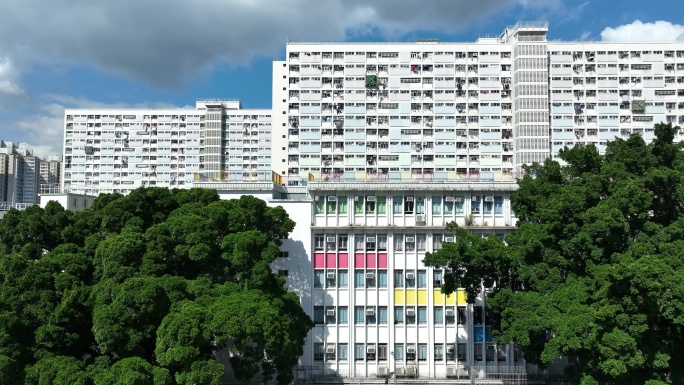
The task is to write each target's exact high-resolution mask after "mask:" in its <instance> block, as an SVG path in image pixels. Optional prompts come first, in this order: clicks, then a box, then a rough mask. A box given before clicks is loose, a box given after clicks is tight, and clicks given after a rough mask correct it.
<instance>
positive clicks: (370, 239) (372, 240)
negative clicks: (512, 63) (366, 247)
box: [366, 237, 375, 242]
mask: <svg viewBox="0 0 684 385" xmlns="http://www.w3.org/2000/svg"><path fill="white" fill-rule="evenodd" d="M366 242H375V237H368V238H366Z"/></svg>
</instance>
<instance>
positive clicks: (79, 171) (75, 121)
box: [62, 99, 271, 195]
mask: <svg viewBox="0 0 684 385" xmlns="http://www.w3.org/2000/svg"><path fill="white" fill-rule="evenodd" d="M270 152H271V112H270V110H249V109H242V106H241V103H240V102H239V101H237V100H219V99H200V100H197V103H196V108H195V109H165V110H157V109H115V110H102V109H92V110H84V109H67V110H66V111H65V136H64V167H63V175H62V179H63V187H64V188H66V189H71V190H78V191H80V192H83V193H87V194H95V195H97V194H100V193H123V194H126V193H128V192H130V191H131V190H133V189H136V188H138V187H141V186H161V187H169V188H188V187H189V185H190V183H191V182H192V181H194V180H195V179H197V180H215V179H229V180H245V179H250V178H260V177H261V178H263V177H266V178H269V179H270V177H271V172H270V170H271V157H270Z"/></svg>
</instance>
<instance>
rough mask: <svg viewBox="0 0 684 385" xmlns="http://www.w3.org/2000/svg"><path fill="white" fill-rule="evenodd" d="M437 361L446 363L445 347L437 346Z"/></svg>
mask: <svg viewBox="0 0 684 385" xmlns="http://www.w3.org/2000/svg"><path fill="white" fill-rule="evenodd" d="M435 361H444V345H442V344H435Z"/></svg>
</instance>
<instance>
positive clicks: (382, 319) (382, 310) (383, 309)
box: [378, 306, 387, 325]
mask: <svg viewBox="0 0 684 385" xmlns="http://www.w3.org/2000/svg"><path fill="white" fill-rule="evenodd" d="M378 325H387V306H378Z"/></svg>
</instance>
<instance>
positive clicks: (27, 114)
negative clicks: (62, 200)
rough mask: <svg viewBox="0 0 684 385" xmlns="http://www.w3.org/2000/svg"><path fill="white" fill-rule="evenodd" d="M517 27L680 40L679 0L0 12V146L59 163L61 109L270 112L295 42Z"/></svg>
mask: <svg viewBox="0 0 684 385" xmlns="http://www.w3.org/2000/svg"><path fill="white" fill-rule="evenodd" d="M520 20H546V21H548V22H549V36H548V37H549V39H550V40H610V41H637V40H639V41H648V40H651V41H655V40H671V41H673V40H683V41H684V2H682V1H681V0H655V1H647V2H644V1H643V0H621V1H615V0H593V1H582V0H478V1H471V0H412V1H409V0H365V1H364V0H276V1H273V0H271V1H269V0H117V1H108V0H66V1H63V2H56V1H52V0H3V2H2V5H0V139H3V140H5V141H18V142H23V143H26V145H27V146H28V147H31V148H34V149H35V152H36V154H37V155H40V156H47V155H52V154H55V155H56V154H60V153H61V147H62V135H63V133H62V126H63V121H62V120H63V115H64V108H94V107H170V106H178V107H183V106H192V105H194V101H195V99H197V98H207V97H217V98H238V99H241V100H242V102H243V106H244V107H246V108H270V104H271V62H272V61H273V60H281V59H283V58H284V52H285V41H286V39H287V38H288V37H289V38H291V39H292V40H293V41H413V40H414V39H416V38H439V39H440V40H441V41H465V42H470V41H474V40H475V39H477V37H478V35H482V34H496V33H499V32H501V31H502V30H503V29H504V28H505V27H506V26H507V25H510V24H515V23H516V22H517V21H520Z"/></svg>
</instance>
